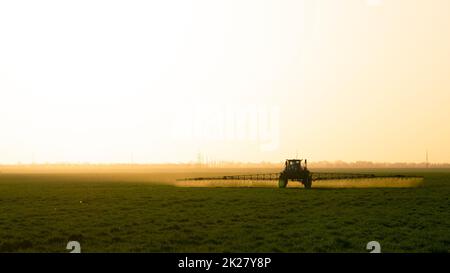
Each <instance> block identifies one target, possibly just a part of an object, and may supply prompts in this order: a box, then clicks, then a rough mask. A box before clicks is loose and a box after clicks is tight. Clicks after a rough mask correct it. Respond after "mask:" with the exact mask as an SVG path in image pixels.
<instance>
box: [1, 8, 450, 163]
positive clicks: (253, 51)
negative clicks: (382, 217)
mask: <svg viewBox="0 0 450 273" xmlns="http://www.w3.org/2000/svg"><path fill="white" fill-rule="evenodd" d="M449 71H450V1H448V0H430V1H423V0H392V1H386V0H345V1H332V0H316V1H312V0H311V1H309V0H303V1H302V0H283V1H275V0H273V1H257V0H252V1H249V0H240V1H231V0H227V1H215V0H202V1H200V0H191V1H189V0H183V1H181V0H180V1H175V0H169V1H119V0H118V1H98V0H90V1H84V0H82V1H46V0H44V1H20V0H18V1H2V2H0V163H16V162H23V163H27V162H32V161H34V162H130V161H133V162H183V161H195V160H197V155H198V153H201V154H203V157H204V158H206V157H207V158H208V159H209V160H235V161H276V162H278V161H281V160H283V159H284V158H286V157H294V156H295V155H296V154H298V155H299V156H300V157H307V158H309V159H310V160H313V161H318V160H338V159H340V160H346V161H355V160H371V161H404V162H419V161H424V160H425V152H426V150H427V149H428V151H429V154H430V161H432V162H450V107H449V105H450V77H449Z"/></svg>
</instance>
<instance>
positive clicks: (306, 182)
mask: <svg viewBox="0 0 450 273" xmlns="http://www.w3.org/2000/svg"><path fill="white" fill-rule="evenodd" d="M303 185H305V189H311V186H312V177H311V176H308V178H306V179H305V180H304V181H303Z"/></svg>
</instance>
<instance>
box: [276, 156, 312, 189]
mask: <svg viewBox="0 0 450 273" xmlns="http://www.w3.org/2000/svg"><path fill="white" fill-rule="evenodd" d="M302 163H304V164H302ZM289 180H292V181H298V182H301V183H302V184H303V185H304V186H305V188H306V189H310V188H311V185H312V180H313V179H312V174H311V172H310V171H309V170H308V162H307V160H306V159H305V160H302V159H287V160H286V162H285V163H284V170H283V171H282V172H281V173H280V177H279V179H278V187H279V188H286V186H287V184H288V181H289Z"/></svg>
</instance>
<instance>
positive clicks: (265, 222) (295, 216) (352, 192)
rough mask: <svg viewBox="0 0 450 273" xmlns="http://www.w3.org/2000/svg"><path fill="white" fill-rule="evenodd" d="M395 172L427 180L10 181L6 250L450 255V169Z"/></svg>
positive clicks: (2, 188) (1, 225) (1, 187)
mask: <svg viewBox="0 0 450 273" xmlns="http://www.w3.org/2000/svg"><path fill="white" fill-rule="evenodd" d="M384 172H385V173H389V171H387V170H385V171H384ZM395 173H409V174H414V175H424V176H425V179H424V182H423V184H422V185H421V186H419V187H411V188H383V187H380V188H377V187H375V188H374V187H371V188H332V187H329V188H316V189H314V188H313V189H312V190H305V189H303V188H287V189H277V188H212V187H204V188H191V187H175V186H173V185H171V184H170V183H153V182H150V181H149V180H151V181H158V177H159V178H161V181H162V180H165V179H167V177H169V176H170V174H158V175H156V176H155V174H148V175H147V174H145V173H140V174H113V173H111V174H108V173H102V174H8V173H1V174H0V252H68V251H67V250H66V249H65V248H66V244H67V242H68V241H71V240H76V241H79V242H80V243H81V248H82V252H367V251H366V250H365V246H366V244H367V242H369V241H374V240H375V241H379V242H380V243H381V248H382V252H449V251H450V171H449V170H432V171H431V170H430V171H423V172H420V171H405V170H400V171H399V170H397V171H395ZM152 175H153V176H152ZM176 176H177V177H179V176H181V174H177V175H176ZM148 177H152V179H149V178H148ZM313 187H314V185H313ZM80 201H81V202H80Z"/></svg>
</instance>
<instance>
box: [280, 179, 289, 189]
mask: <svg viewBox="0 0 450 273" xmlns="http://www.w3.org/2000/svg"><path fill="white" fill-rule="evenodd" d="M287 184H288V180H287V179H286V178H284V177H280V179H279V180H278V188H280V189H282V188H286V186H287Z"/></svg>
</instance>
